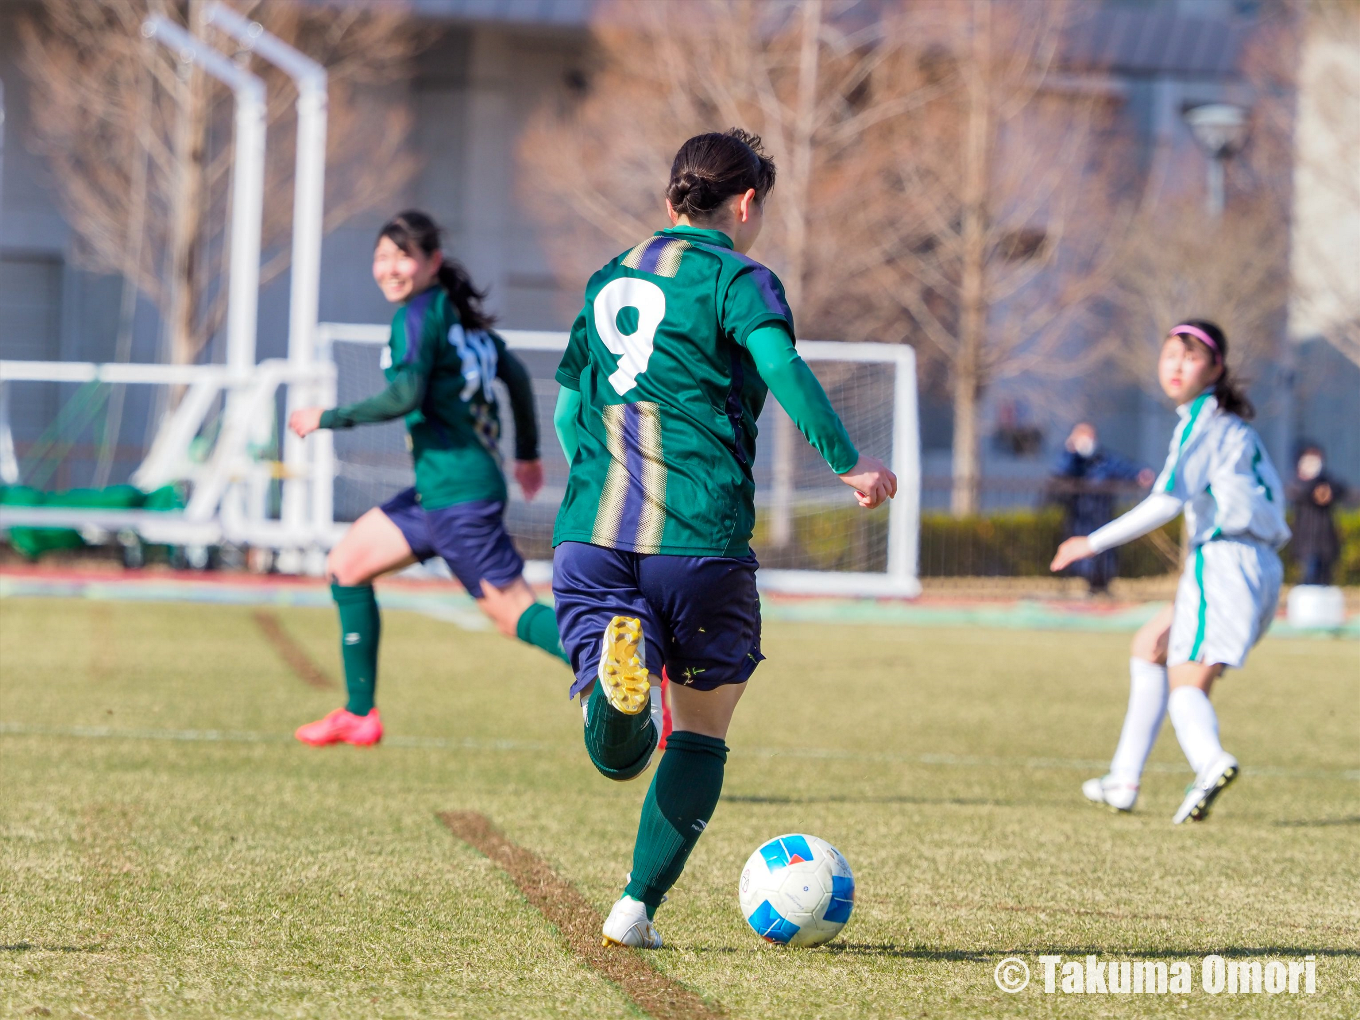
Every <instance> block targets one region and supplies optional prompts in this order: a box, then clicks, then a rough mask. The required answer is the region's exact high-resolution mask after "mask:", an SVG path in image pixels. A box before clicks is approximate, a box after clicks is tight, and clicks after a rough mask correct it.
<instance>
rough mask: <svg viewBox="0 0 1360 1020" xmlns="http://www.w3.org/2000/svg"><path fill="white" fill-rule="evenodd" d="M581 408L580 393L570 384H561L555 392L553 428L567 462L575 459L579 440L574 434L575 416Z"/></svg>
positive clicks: (569, 462)
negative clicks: (555, 404) (555, 405)
mask: <svg viewBox="0 0 1360 1020" xmlns="http://www.w3.org/2000/svg"><path fill="white" fill-rule="evenodd" d="M580 410H581V393H580V391H579V390H574V389H572V388H571V387H570V386H563V387H562V388H561V389H560V390H558V392H557V407H556V409H554V411H553V430H554V431H555V432H556V433H557V441H558V442H559V443H560V444H561V445H562V452H563V453H564V454H565V455H566V458H567V463H568V464H571V462H572V461H574V460H575V459H576V449H577V447H578V446H579V445H580V441H579V440H578V439H577V436H576V416H577V414H578V412H579V411H580Z"/></svg>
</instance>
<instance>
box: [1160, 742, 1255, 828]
mask: <svg viewBox="0 0 1360 1020" xmlns="http://www.w3.org/2000/svg"><path fill="white" fill-rule="evenodd" d="M1241 771H1242V770H1241V767H1240V766H1239V765H1238V764H1237V759H1236V758H1234V757H1233V756H1232V755H1230V754H1228V752H1226V751H1224V752H1223V753H1222V754H1220V755H1219V756H1218V757H1217V758H1215V759H1214V760H1213V761H1211V762H1210V763H1209V764H1208V766H1206V767H1205V769H1204V771H1203V772H1201V773H1200V774H1199V775H1198V776H1196V777H1195V781H1194V782H1193V783H1191V784H1190V785H1189V786H1187V787H1186V788H1185V800H1183V801H1181V806H1180V808H1179V809H1177V811H1176V813H1175V814H1174V815H1173V816H1172V817H1171V821H1172V823H1173V824H1175V825H1180V824H1181V822H1184V821H1191V822H1202V821H1204V819H1206V818H1208V817H1209V809H1210V808H1211V807H1213V806H1214V801H1215V800H1217V799H1218V795H1219V794H1220V793H1222V792H1223V791H1224V789H1226V788H1227V786H1228V784H1229V783H1231V782H1232V781H1233V780H1234V779H1236V778H1237V774H1238V773H1239V772H1241Z"/></svg>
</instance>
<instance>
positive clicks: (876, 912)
mask: <svg viewBox="0 0 1360 1020" xmlns="http://www.w3.org/2000/svg"><path fill="white" fill-rule="evenodd" d="M277 626H278V627H279V628H280V629H281V631H282V632H285V633H286V636H287V638H288V639H289V641H291V642H292V643H293V644H295V645H296V646H297V647H298V648H299V649H302V650H303V651H304V652H305V654H306V655H307V656H308V657H310V659H311V660H312V661H314V662H316V663H318V664H319V665H320V666H321V668H322V669H323V670H324V671H326V672H328V673H329V674H330V675H331V676H338V675H339V662H338V654H337V648H336V639H337V628H336V622H335V619H334V615H333V614H331V613H329V612H326V611H321V610H305V609H281V610H279V612H278V617H277ZM384 641H385V644H384V650H383V659H382V673H381V677H382V679H381V684H380V688H379V701H380V704H381V706H382V709H383V713H384V718H385V720H386V722H387V725H388V734H389V739H388V740H387V741H386V742H385V743H384V744H383V745H382V746H381V747H379V748H376V749H369V750H360V749H355V748H348V747H343V748H331V749H324V750H315V749H310V748H306V747H303V746H301V745H299V744H297V743H295V742H293V741H292V740H291V738H290V736H289V734H290V733H291V730H292V729H293V727H294V726H296V725H297V724H298V723H300V722H303V721H305V720H308V719H311V718H315V717H316V716H317V715H319V714H320V713H322V712H324V711H326V710H328V709H329V708H331V707H334V704H335V701H336V698H337V696H338V692H337V691H335V690H333V689H332V690H325V689H318V688H317V687H314V686H311V685H309V684H307V683H304V682H303V680H301V679H299V677H298V676H297V675H296V674H295V673H294V672H293V670H292V669H291V668H290V666H289V665H288V663H287V662H286V661H284V659H283V658H281V657H280V654H279V652H278V650H277V648H278V647H280V645H279V643H277V642H274V641H271V640H268V639H266V637H265V636H264V635H262V633H261V631H260V629H259V626H258V624H257V623H256V621H255V619H254V618H253V616H252V610H250V609H249V608H246V607H241V608H236V607H215V606H193V605H137V604H130V603H112V604H110V603H99V602H91V601H61V600H55V599H52V600H19V599H6V600H4V601H3V602H0V724H2V725H3V729H0V774H2V775H3V781H2V782H0V1015H3V1016H6V1017H9V1016H14V1017H27V1016H55V1017H97V1018H114V1017H120V1018H121V1017H128V1018H133V1017H136V1018H142V1020H145V1018H148V1017H151V1018H157V1017H242V1018H258V1017H272V1016H280V1017H283V1016H287V1017H447V1016H467V1017H490V1016H495V1017H503V1016H510V1017H535V1018H536V1017H548V1016H562V1015H567V1016H572V1017H581V1018H588V1017H625V1016H638V1015H640V1013H641V1012H642V1007H640V1006H639V1004H638V1003H637V1002H636V1001H635V1000H634V999H632V998H630V995H629V992H628V989H629V988H630V987H634V986H631V985H628V984H626V983H615V981H611V980H609V979H608V978H607V977H605V976H604V975H602V973H601V972H600V970H599V969H597V967H596V966H594V965H592V963H591V960H590V958H589V957H588V956H587V955H585V954H584V953H583V952H578V951H577V950H578V948H579V947H578V946H577V941H579V940H577V941H573V939H575V936H574V935H573V934H572V932H570V931H566V930H560V929H558V928H556V927H554V925H553V924H552V923H550V921H549V920H548V919H547V918H545V914H544V913H543V912H542V911H541V910H540V909H538V908H537V907H536V906H535V905H534V904H535V899H534V898H533V897H526V896H525V895H524V894H523V893H522V892H521V890H520V888H519V887H517V886H516V884H515V883H514V882H512V880H511V877H510V874H509V873H508V872H507V871H506V870H503V863H504V861H500V862H499V863H498V860H500V859H499V858H498V859H496V860H493V859H492V858H489V857H487V856H484V855H483V853H482V852H479V850H478V849H476V848H475V847H474V846H473V845H470V844H469V843H468V842H465V841H464V840H462V839H459V838H455V836H454V835H453V834H452V833H451V832H450V830H449V828H448V827H446V825H445V824H444V823H443V822H441V816H442V815H446V814H447V813H451V812H452V813H463V815H462V816H463V817H468V816H469V814H468V813H476V814H477V815H479V816H484V817H485V818H486V819H488V820H489V821H490V824H492V825H494V827H495V830H496V832H498V833H500V834H501V835H503V837H504V839H505V840H506V841H507V842H506V844H505V846H506V847H509V848H511V849H504V851H503V853H502V851H500V850H497V851H494V852H495V853H497V854H500V855H501V857H503V858H504V860H511V859H513V858H514V856H515V851H514V850H513V848H515V847H518V848H522V849H523V851H525V852H526V854H530V855H532V858H533V860H535V861H538V862H542V863H543V865H545V867H546V869H549V870H545V871H544V872H543V876H544V877H543V879H542V882H543V883H547V884H546V885H544V886H543V887H544V888H553V886H551V882H555V881H560V882H562V883H565V884H566V885H565V886H563V887H562V888H564V889H565V888H566V887H567V886H569V887H570V888H572V889H574V890H575V891H576V893H577V894H579V897H580V900H579V902H578V901H575V900H573V901H572V902H573V904H574V906H573V909H574V910H576V911H577V913H579V912H580V910H581V909H593V910H595V911H597V912H601V913H602V912H604V911H606V910H607V909H608V906H609V904H610V902H611V901H612V900H613V899H614V898H615V897H616V896H617V895H618V892H619V890H620V888H621V887H622V885H623V881H624V872H625V871H626V870H627V868H628V860H629V858H628V854H629V850H630V847H631V843H632V836H633V831H634V827H635V825H636V819H637V808H638V805H639V803H640V801H641V799H642V795H643V792H644V790H643V786H642V785H641V784H638V783H632V784H619V785H616V784H611V783H609V782H606V781H605V780H603V779H601V778H599V777H598V776H597V775H595V774H594V772H593V770H592V769H591V767H590V764H589V762H588V760H587V758H586V755H585V753H584V751H583V750H582V748H581V747H580V714H579V711H578V710H577V709H576V708H574V707H573V706H572V705H570V704H569V703H568V702H567V701H566V699H565V698H564V697H563V687H564V682H565V677H564V676H563V674H562V670H561V667H560V666H558V665H556V664H555V663H553V662H552V661H551V660H549V659H547V658H546V657H544V656H542V655H541V654H540V653H538V652H536V651H534V650H533V649H529V648H526V647H523V646H519V645H516V644H514V643H510V642H506V641H505V640H503V639H501V638H498V637H496V636H495V635H493V634H491V633H468V632H464V631H460V630H458V629H456V628H454V627H452V626H450V625H448V624H444V623H439V622H437V621H434V620H431V619H427V618H424V617H421V616H417V615H414V614H403V613H389V614H388V615H387V617H386V621H385V630H384ZM765 648H766V653H767V654H768V656H769V661H768V662H766V663H765V664H764V665H762V667H761V669H760V670H759V672H758V673H757V674H756V679H755V680H754V681H753V683H752V688H751V690H750V691H749V693H748V695H747V698H746V700H745V701H744V702H743V704H742V709H741V712H740V713H739V714H738V719H737V722H736V725H735V726H734V729H733V732H732V734H731V736H730V739H729V743H730V745H731V746H732V748H733V751H732V755H731V758H730V765H729V769H728V774H727V781H726V787H725V790H724V799H723V802H722V803H721V804H720V805H719V808H718V811H717V814H716V815H715V816H714V818H713V821H712V824H711V825H710V827H709V830H708V832H707V834H706V835H705V837H704V839H703V840H702V841H701V842H700V844H699V847H698V849H697V850H696V852H695V855H694V857H693V858H692V859H691V861H690V865H689V867H688V869H687V870H686V872H685V874H684V875H683V876H682V877H681V880H680V882H679V884H678V885H677V886H676V888H675V889H674V890H673V893H672V896H671V900H670V902H669V903H667V904H666V905H665V906H664V907H663V908H662V909H661V911H660V913H659V914H658V923H659V924H660V926H661V930H662V932H663V934H664V936H665V937H666V940H667V943H668V948H666V949H665V950H662V951H660V952H658V953H655V954H651V955H650V956H647V957H646V958H645V960H643V963H644V964H645V966H647V967H652V968H655V969H656V971H657V972H658V973H659V974H660V975H661V976H663V977H664V978H665V979H666V982H667V985H666V987H674V988H678V989H681V990H683V992H684V994H683V995H682V994H680V993H679V992H677V993H676V994H677V996H678V998H676V999H675V1001H682V1000H684V1001H698V1000H702V1002H703V1004H704V1008H705V1009H708V1010H711V1011H713V1012H720V1013H723V1014H725V1015H727V1016H728V1017H731V1018H734V1020H736V1018H763V1017H780V1018H799V1017H832V1016H857V1017H884V1018H887V1017H984V1016H985V1017H1105V1016H1110V1017H1120V1018H1123V1017H1137V1018H1142V1017H1169V1016H1175V1017H1182V1018H1183V1017H1215V1018H1217V1017H1252V1018H1255V1017H1295V1016H1304V1015H1307V1016H1309V1017H1316V1018H1337V1020H1341V1018H1347V1020H1349V1018H1353V1017H1355V1016H1357V1015H1360V858H1358V857H1357V855H1356V853H1355V847H1356V837H1357V835H1358V834H1360V664H1358V662H1357V654H1356V648H1357V646H1356V644H1355V643H1354V642H1344V641H1324V640H1286V639H1282V638H1269V639H1267V640H1266V642H1265V643H1264V644H1263V645H1262V646H1261V647H1260V648H1259V649H1258V650H1257V652H1256V653H1255V654H1254V655H1253V657H1252V660H1251V662H1250V664H1249V665H1248V667H1247V668H1246V669H1245V670H1243V671H1242V672H1241V673H1239V674H1234V675H1233V676H1232V677H1231V678H1229V679H1228V680H1227V681H1225V682H1224V683H1223V685H1222V688H1221V690H1220V691H1219V692H1218V693H1217V694H1216V696H1215V700H1216V702H1217V704H1218V705H1219V709H1220V713H1221V718H1222V728H1223V735H1224V740H1225V744H1226V745H1227V746H1228V748H1229V749H1230V750H1232V751H1233V752H1234V753H1235V754H1236V755H1237V756H1238V757H1239V758H1240V759H1241V760H1242V762H1243V765H1244V775H1243V777H1242V779H1240V780H1239V781H1238V783H1237V784H1236V785H1235V786H1234V787H1233V788H1232V789H1231V790H1229V791H1228V792H1227V793H1226V794H1225V795H1224V796H1223V798H1222V799H1221V801H1220V802H1219V805H1218V806H1217V808H1216V809H1215V813H1214V816H1213V817H1212V818H1211V819H1210V820H1209V821H1208V822H1207V823H1204V824H1202V825H1198V826H1182V827H1173V826H1172V825H1171V824H1170V816H1171V813H1172V811H1173V810H1174V808H1175V806H1176V804H1177V803H1178V801H1179V796H1180V790H1181V788H1182V786H1183V785H1184V783H1185V782H1186V779H1187V778H1188V777H1187V774H1186V771H1185V768H1184V765H1183V763H1182V760H1181V756H1180V753H1179V750H1178V749H1177V747H1176V745H1175V742H1174V740H1173V739H1172V735H1171V733H1170V730H1169V728H1168V730H1167V731H1166V732H1164V733H1163V735H1162V739H1161V741H1160V743H1159V745H1158V747H1157V749H1156V751H1155V753H1154V758H1153V762H1152V770H1151V771H1150V772H1149V774H1148V776H1147V781H1146V785H1145V787H1144V796H1143V799H1142V801H1141V802H1140V803H1139V806H1138V810H1137V811H1136V812H1135V813H1133V814H1132V815H1127V816H1114V815H1110V814H1107V813H1103V812H1101V811H1098V810H1096V809H1094V808H1091V807H1090V806H1088V805H1087V804H1085V803H1084V802H1083V801H1082V799H1081V796H1080V793H1079V789H1078V787H1079V784H1080V782H1081V781H1082V780H1083V779H1085V778H1087V777H1088V776H1090V775H1095V774H1097V773H1098V770H1099V769H1100V767H1101V765H1102V763H1103V761H1104V760H1105V759H1106V757H1107V755H1108V754H1109V751H1110V748H1111V745H1112V743H1113V741H1114V739H1115V736H1116V734H1117V732H1118V727H1119V722H1120V718H1121V716H1122V712H1123V708H1124V701H1125V697H1126V672H1125V671H1126V662H1127V637H1126V636H1123V635H1110V634H1100V633H1061V634H1054V633H1036V632H1025V631H1014V630H1010V631H970V630H950V629H924V628H884V627H874V626H841V627H833V626H826V625H813V624H803V623H800V624H798V625H796V626H795V625H771V626H770V627H769V628H768V630H767V634H766V642H765ZM788 831H805V832H811V833H815V834H817V835H820V836H822V837H824V838H826V839H828V840H830V841H831V842H832V843H833V844H835V845H836V846H837V847H838V848H839V849H840V850H841V851H842V852H843V853H844V854H845V855H846V856H847V858H848V859H849V861H850V863H851V865H852V866H853V867H854V869H855V872H856V876H857V879H858V883H859V894H858V901H857V904H856V908H855V913H854V916H853V918H852V920H851V922H850V925H849V926H848V927H847V928H846V930H845V932H844V933H843V934H842V935H841V937H840V938H839V939H838V940H836V941H835V942H833V943H832V944H831V945H829V946H827V947H825V948H823V949H819V950H813V951H798V950H793V951H790V950H787V949H783V948H780V947H775V946H770V945H766V944H764V943H762V942H761V941H760V940H759V939H757V938H756V937H755V936H754V935H753V934H752V933H751V931H750V930H749V928H748V927H747V925H746V924H745V922H744V920H743V919H742V917H741V916H740V913H739V911H738V908H737V895H736V893H737V890H736V884H737V879H738V876H739V874H740V869H741V865H742V862H743V861H744V860H745V859H746V857H747V855H748V854H749V853H750V852H751V850H752V849H753V848H754V847H755V846H756V845H757V844H758V843H759V842H760V841H762V840H764V839H766V838H768V837H770V836H772V835H775V834H778V833H781V832H788ZM498 845H499V844H498ZM488 846H490V844H484V849H485V848H486V847H488ZM489 852H491V851H489ZM524 859H528V858H527V857H526V858H524ZM563 896H566V893H565V892H564V893H563ZM581 904H584V905H585V906H584V907H582V906H581ZM564 923H565V922H564ZM573 923H574V922H573ZM1045 953H1059V954H1062V955H1063V956H1064V957H1065V958H1068V959H1074V958H1075V959H1084V957H1085V955H1086V954H1096V955H1097V956H1099V957H1100V958H1101V959H1102V960H1111V961H1114V960H1147V961H1162V962H1175V961H1181V960H1184V961H1193V962H1194V965H1195V968H1196V970H1195V984H1194V990H1193V992H1192V993H1190V994H1186V995H1129V996H1116V995H1084V994H1083V995H1062V994H1056V995H1047V994H1045V993H1044V992H1043V989H1042V975H1041V972H1040V967H1039V963H1038V957H1039V956H1040V955H1041V954H1045ZM1210 953H1217V954H1219V955H1222V956H1224V957H1226V958H1227V959H1228V960H1229V961H1238V960H1244V959H1245V960H1262V961H1264V960H1268V959H1271V958H1274V959H1279V960H1282V961H1295V962H1297V961H1300V960H1302V959H1303V958H1304V957H1305V956H1306V955H1308V954H1312V955H1313V956H1314V957H1315V958H1316V959H1315V963H1316V967H1317V982H1318V991H1317V993H1316V994H1315V995H1312V996H1306V997H1305V996H1303V995H1293V996H1291V995H1288V994H1281V995H1267V994H1260V995H1251V994H1247V995H1228V994H1226V993H1225V994H1221V995H1217V996H1215V995H1210V994H1208V993H1207V992H1205V991H1203V990H1202V988H1201V987H1200V984H1199V970H1198V967H1199V961H1200V959H1201V958H1202V957H1203V956H1205V955H1206V954H1210ZM1009 956H1018V957H1020V958H1021V959H1023V960H1026V961H1027V962H1028V964H1029V966H1030V967H1031V968H1032V970H1033V971H1034V972H1035V975H1036V980H1035V982H1034V983H1032V984H1031V985H1030V987H1028V988H1027V989H1026V990H1025V991H1023V992H1021V993H1020V994H1017V995H1013V996H1012V995H1005V994H1003V993H1002V992H1000V991H999V990H998V989H997V987H996V985H995V983H994V980H993V971H994V968H996V966H997V964H998V963H999V962H1000V961H1001V960H1002V959H1004V958H1006V957H1009ZM644 977H645V975H644ZM644 984H646V982H644ZM638 994H639V995H641V993H638ZM686 995H692V996H696V997H697V999H689V1000H685V996H686ZM649 1002H650V1000H649ZM650 1008H652V1009H653V1010H655V1011H657V1012H656V1015H660V1013H661V1012H662V1007H658V1006H656V1005H655V1003H652V1004H651V1007H650Z"/></svg>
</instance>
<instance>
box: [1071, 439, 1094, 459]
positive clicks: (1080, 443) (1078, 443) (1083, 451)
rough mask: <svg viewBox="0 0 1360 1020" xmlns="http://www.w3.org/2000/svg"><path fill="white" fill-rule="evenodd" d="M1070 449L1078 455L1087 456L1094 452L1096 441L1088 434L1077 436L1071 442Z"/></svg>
mask: <svg viewBox="0 0 1360 1020" xmlns="http://www.w3.org/2000/svg"><path fill="white" fill-rule="evenodd" d="M1072 449H1073V450H1075V451H1076V454H1077V456H1079V457H1089V456H1091V454H1093V453H1095V452H1096V441H1095V440H1094V439H1092V438H1091V437H1090V436H1079V437H1078V438H1077V439H1075V440H1074V441H1073V442H1072Z"/></svg>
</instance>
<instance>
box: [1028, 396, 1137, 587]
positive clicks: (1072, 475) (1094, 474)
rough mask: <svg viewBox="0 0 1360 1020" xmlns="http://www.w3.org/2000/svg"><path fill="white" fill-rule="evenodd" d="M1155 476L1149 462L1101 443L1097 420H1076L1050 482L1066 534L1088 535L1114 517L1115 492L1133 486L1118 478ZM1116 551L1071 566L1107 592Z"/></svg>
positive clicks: (1115, 565) (1116, 565) (1115, 568)
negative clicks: (1145, 464) (1143, 463)
mask: <svg viewBox="0 0 1360 1020" xmlns="http://www.w3.org/2000/svg"><path fill="white" fill-rule="evenodd" d="M1155 477H1156V476H1155V475H1154V474H1153V473H1152V471H1150V470H1149V469H1148V468H1145V467H1139V466H1138V465H1137V464H1135V463H1134V462H1133V461H1131V460H1128V459H1127V458H1125V457H1121V456H1120V455H1119V454H1117V453H1115V452H1114V451H1112V450H1105V449H1102V448H1101V446H1100V440H1099V437H1098V436H1097V435H1096V428H1095V426H1094V425H1092V424H1091V423H1090V422H1085V421H1083V422H1078V423H1077V424H1076V425H1074V426H1073V427H1072V433H1071V435H1069V436H1068V437H1067V443H1066V444H1065V448H1064V452H1063V455H1062V457H1061V458H1060V459H1059V460H1058V464H1057V467H1056V468H1055V469H1054V471H1053V478H1052V479H1051V482H1050V491H1051V492H1052V493H1053V496H1054V498H1055V501H1056V502H1058V503H1059V504H1061V505H1062V507H1063V508H1064V510H1065V511H1066V512H1067V521H1066V529H1065V530H1066V536H1065V537H1067V538H1071V537H1072V536H1073V535H1089V534H1090V533H1091V532H1093V531H1095V530H1096V529H1097V528H1099V527H1101V526H1102V525H1104V524H1108V523H1109V522H1110V521H1112V520H1114V504H1115V497H1116V496H1117V495H1119V494H1120V492H1122V491H1127V490H1128V489H1129V488H1130V486H1128V485H1127V484H1122V485H1121V484H1120V483H1128V482H1137V483H1138V484H1139V485H1140V486H1142V487H1143V488H1147V487H1148V486H1149V485H1151V484H1152V481H1153V479H1154V478H1155ZM1117 556H1118V551H1117V550H1115V549H1110V550H1107V551H1106V552H1103V553H1101V554H1099V555H1098V556H1092V557H1090V558H1089V559H1085V560H1080V561H1079V562H1077V563H1074V564H1073V565H1072V567H1071V568H1070V569H1071V571H1072V572H1073V573H1075V574H1077V575H1078V576H1081V577H1084V578H1086V580H1087V581H1088V582H1089V583H1090V585H1091V594H1092V595H1099V594H1103V593H1104V592H1105V591H1107V590H1108V589H1109V586H1110V581H1111V580H1113V579H1114V577H1115V575H1116V573H1117V572H1118V569H1119V561H1118V559H1117V558H1116V557H1117Z"/></svg>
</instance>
